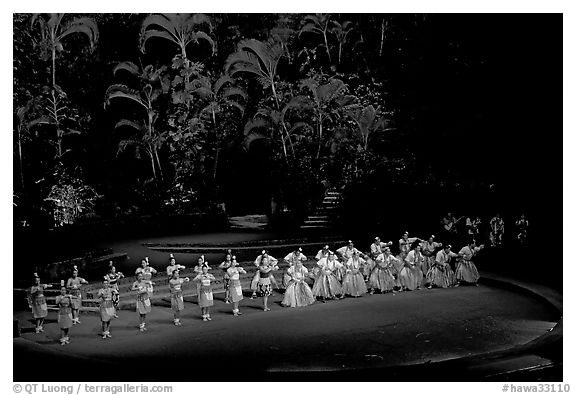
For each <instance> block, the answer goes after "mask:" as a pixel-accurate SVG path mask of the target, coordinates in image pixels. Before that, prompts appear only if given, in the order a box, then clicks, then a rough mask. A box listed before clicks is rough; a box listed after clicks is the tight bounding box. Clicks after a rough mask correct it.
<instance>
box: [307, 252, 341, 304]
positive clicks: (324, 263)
mask: <svg viewBox="0 0 576 395" xmlns="http://www.w3.org/2000/svg"><path fill="white" fill-rule="evenodd" d="M316 267H317V268H318V272H317V274H316V278H315V279H314V286H313V287H312V295H313V296H315V297H317V298H321V300H322V303H326V299H342V298H343V297H344V293H343V291H342V285H341V284H340V281H338V278H337V276H336V275H337V273H338V271H339V269H341V268H342V264H341V263H340V262H338V261H337V260H336V257H335V255H334V253H333V252H332V251H330V253H329V254H328V257H326V258H322V259H320V260H319V261H318V263H317V266H316Z"/></svg>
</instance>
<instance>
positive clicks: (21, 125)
mask: <svg viewBox="0 0 576 395" xmlns="http://www.w3.org/2000/svg"><path fill="white" fill-rule="evenodd" d="M33 104H34V101H33V100H29V101H28V102H27V103H26V105H24V106H21V107H18V109H17V110H16V118H17V122H16V145H17V146H18V164H19V170H20V187H21V188H22V189H24V163H23V157H22V140H23V135H24V133H26V132H27V131H28V129H29V126H30V125H29V122H28V121H27V116H28V114H29V112H30V110H31V109H32V106H33Z"/></svg>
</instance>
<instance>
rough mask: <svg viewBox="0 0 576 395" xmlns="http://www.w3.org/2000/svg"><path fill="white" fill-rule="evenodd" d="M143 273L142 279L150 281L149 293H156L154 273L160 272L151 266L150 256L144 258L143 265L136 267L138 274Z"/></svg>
mask: <svg viewBox="0 0 576 395" xmlns="http://www.w3.org/2000/svg"><path fill="white" fill-rule="evenodd" d="M139 273H142V279H143V280H144V281H148V287H149V288H148V295H149V296H152V294H153V293H154V286H153V284H154V283H153V282H152V275H153V274H156V273H158V271H157V270H156V269H154V268H153V267H151V266H150V262H149V261H148V257H145V258H144V259H142V262H141V267H139V268H138V269H136V275H138V274H139Z"/></svg>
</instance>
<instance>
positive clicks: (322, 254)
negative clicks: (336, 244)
mask: <svg viewBox="0 0 576 395" xmlns="http://www.w3.org/2000/svg"><path fill="white" fill-rule="evenodd" d="M330 252H331V251H330V247H329V246H328V244H326V245H325V246H324V247H323V248H322V249H321V250H319V251H318V253H317V254H316V256H315V257H314V259H316V261H319V260H320V259H322V258H328V255H329V254H330Z"/></svg>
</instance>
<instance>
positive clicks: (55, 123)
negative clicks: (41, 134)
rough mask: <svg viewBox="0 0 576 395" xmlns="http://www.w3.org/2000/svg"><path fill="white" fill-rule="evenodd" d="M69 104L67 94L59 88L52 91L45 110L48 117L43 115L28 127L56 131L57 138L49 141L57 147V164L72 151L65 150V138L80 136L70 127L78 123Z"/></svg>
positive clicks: (78, 132) (48, 94)
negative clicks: (39, 127) (41, 127)
mask: <svg viewBox="0 0 576 395" xmlns="http://www.w3.org/2000/svg"><path fill="white" fill-rule="evenodd" d="M46 88H47V87H46ZM68 103H69V102H68V99H67V96H66V93H64V92H63V91H62V90H60V89H59V88H58V86H57V87H56V89H52V90H50V92H49V93H47V96H46V104H45V106H44V108H43V111H44V113H45V114H47V115H42V116H40V117H39V118H36V119H34V120H33V121H31V122H30V123H28V125H27V127H28V128H29V129H32V128H33V127H37V126H44V128H43V129H44V130H50V129H55V131H56V135H55V138H54V139H49V143H50V144H51V145H52V146H54V147H55V150H56V153H55V155H54V159H56V161H57V162H60V161H61V160H62V157H63V156H64V155H65V154H67V153H68V152H70V151H71V149H70V148H68V149H64V138H65V137H66V136H70V135H78V134H80V131H79V130H76V129H73V128H71V127H70V126H71V125H72V124H74V123H75V122H76V119H75V118H76V117H75V116H74V115H73V114H72V113H71V109H70V108H69V106H68ZM46 126H49V127H46Z"/></svg>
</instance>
